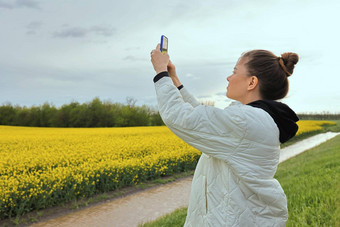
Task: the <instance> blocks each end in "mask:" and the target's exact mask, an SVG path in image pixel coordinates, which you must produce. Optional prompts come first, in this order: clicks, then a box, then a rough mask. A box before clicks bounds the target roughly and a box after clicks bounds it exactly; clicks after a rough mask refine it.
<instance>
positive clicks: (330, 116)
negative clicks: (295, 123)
mask: <svg viewBox="0 0 340 227" xmlns="http://www.w3.org/2000/svg"><path fill="white" fill-rule="evenodd" d="M298 117H299V119H300V120H340V113H329V112H323V113H300V114H298Z"/></svg>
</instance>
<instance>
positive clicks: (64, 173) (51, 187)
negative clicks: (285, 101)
mask: <svg viewBox="0 0 340 227" xmlns="http://www.w3.org/2000/svg"><path fill="white" fill-rule="evenodd" d="M325 123H333V122H325V121H300V122H299V126H300V130H299V132H298V134H301V133H305V132H310V131H314V130H319V129H321V125H322V124H325ZM0 154H1V158H0V219H4V218H7V217H11V216H15V215H20V214H23V213H26V212H29V211H31V210H35V209H40V208H45V207H49V206H53V205H56V204H58V203H60V202H67V201H71V200H73V199H76V198H81V197H88V196H91V195H93V194H95V193H98V192H105V191H110V190H114V189H117V188H122V187H124V186H127V185H131V184H136V183H138V182H141V181H146V180H150V179H155V178H157V177H159V176H164V175H171V174H173V173H175V172H182V171H186V170H191V169H194V168H195V166H196V163H197V160H198V158H199V156H200V152H199V151H197V150H196V149H194V148H192V147H190V146H189V145H187V144H186V143H184V142H183V141H182V140H180V139H179V138H178V137H176V136H175V135H174V134H173V133H171V131H170V130H169V129H168V128H167V127H165V126H160V127H130V128H86V129H84V128H30V127H12V126H0Z"/></svg>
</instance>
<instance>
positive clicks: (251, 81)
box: [247, 76, 259, 91]
mask: <svg viewBox="0 0 340 227" xmlns="http://www.w3.org/2000/svg"><path fill="white" fill-rule="evenodd" d="M258 83H259V79H258V78H257V76H251V77H249V79H248V89H247V90H248V91H251V90H254V89H255V88H256V86H257V85H258Z"/></svg>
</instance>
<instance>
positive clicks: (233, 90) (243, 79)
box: [227, 58, 249, 103]
mask: <svg viewBox="0 0 340 227" xmlns="http://www.w3.org/2000/svg"><path fill="white" fill-rule="evenodd" d="M245 63H246V59H245V58H241V59H240V60H239V61H238V62H237V64H236V66H235V68H234V71H233V74H232V75H230V76H228V77H227V81H228V82H229V84H228V87H227V97H228V98H230V99H234V100H237V101H240V102H242V100H244V98H245V95H246V94H247V88H248V83H249V77H248V76H247V75H248V71H247V68H246V66H245V65H244V64H245ZM242 103H243V102H242Z"/></svg>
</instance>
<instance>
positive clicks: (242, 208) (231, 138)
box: [151, 45, 299, 227]
mask: <svg viewBox="0 0 340 227" xmlns="http://www.w3.org/2000/svg"><path fill="white" fill-rule="evenodd" d="M151 61H152V64H153V67H154V69H155V71H156V74H157V75H156V76H155V78H154V82H155V88H156V94H157V100H158V106H159V112H160V114H161V116H162V119H163V121H164V122H165V124H166V125H167V126H168V127H169V129H170V130H171V131H172V132H174V133H175V134H176V135H177V136H178V137H180V138H181V139H182V140H184V141H185V142H187V143H188V144H190V145H192V146H193V147H195V148H197V149H198V150H200V151H201V152H202V155H201V157H200V159H199V162H198V164H197V166H196V170H195V174H194V177H193V180H192V188H191V194H190V201H189V207H188V213H187V218H186V222H185V226H193V227H197V226H261V227H263V226H285V224H286V221H287V219H288V211H287V200H286V195H285V194H284V191H283V189H282V188H281V185H280V184H279V182H278V181H277V180H276V179H274V175H275V172H276V169H277V166H278V163H279V156H280V143H284V142H286V141H287V140H289V139H290V138H291V137H293V136H294V135H295V134H296V132H297V130H298V126H297V124H296V122H297V121H298V120H299V119H298V118H297V116H296V114H295V113H294V112H293V111H292V110H291V109H290V108H289V107H288V106H287V105H285V104H283V103H280V102H277V101H274V100H278V99H282V98H283V97H285V96H286V94H287V92H288V77H289V76H291V75H292V73H293V69H294V65H295V64H296V63H297V62H298V55H297V54H295V53H284V54H282V55H281V57H277V56H275V55H274V54H273V53H271V52H269V51H265V50H253V51H249V52H246V53H245V54H243V55H242V56H241V57H240V59H239V61H238V62H237V64H236V66H235V68H234V72H233V74H232V75H230V76H229V77H227V80H228V82H229V85H228V88H227V97H229V98H230V99H233V100H235V102H233V103H232V104H231V105H230V106H228V107H227V108H225V109H224V110H222V109H218V108H215V107H212V106H204V105H200V104H199V102H198V101H197V100H196V99H195V98H194V97H193V96H192V95H190V94H189V92H188V91H187V90H186V89H185V87H183V85H182V84H181V83H180V81H179V79H178V77H177V74H176V70H175V66H174V65H173V64H172V63H171V61H170V60H169V55H168V54H162V53H161V52H160V51H159V45H157V47H156V49H155V50H153V51H152V52H151Z"/></svg>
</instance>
